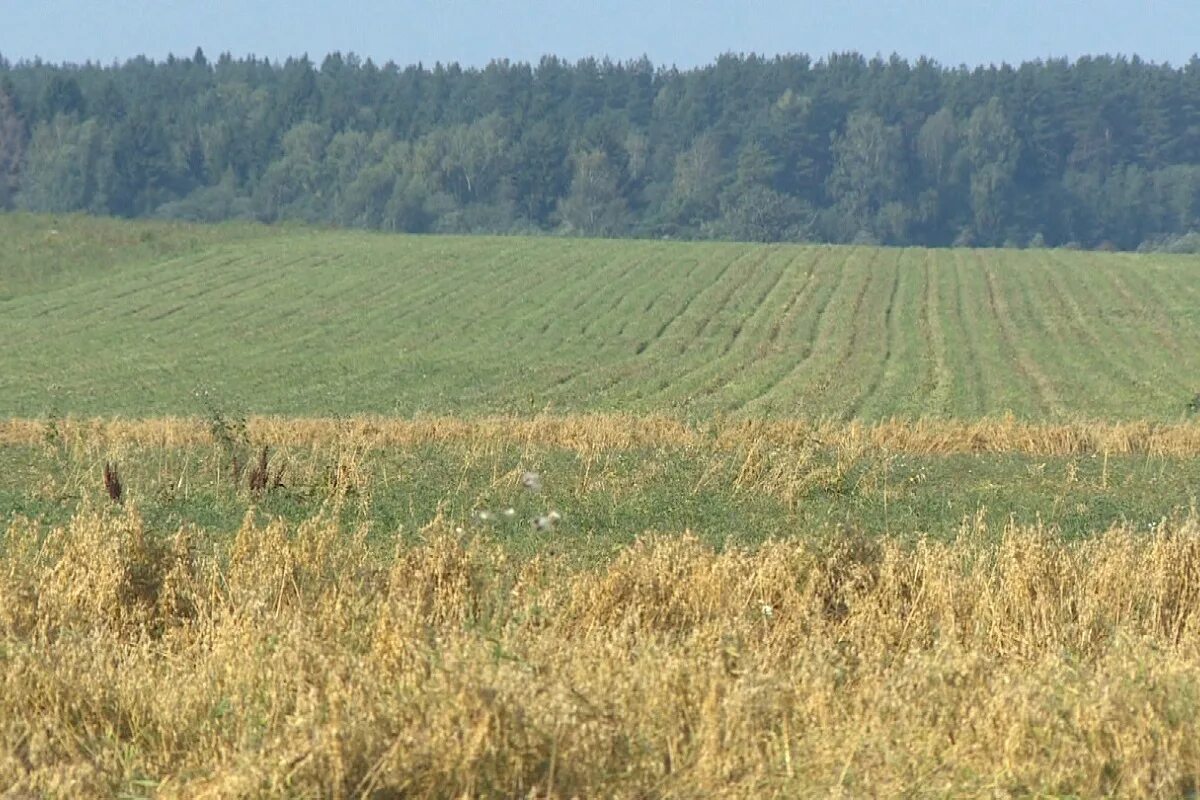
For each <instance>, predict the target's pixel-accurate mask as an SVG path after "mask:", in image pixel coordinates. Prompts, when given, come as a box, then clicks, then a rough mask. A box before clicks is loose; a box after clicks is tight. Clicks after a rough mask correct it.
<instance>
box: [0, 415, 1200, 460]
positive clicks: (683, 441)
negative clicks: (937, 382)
mask: <svg viewBox="0 0 1200 800" xmlns="http://www.w3.org/2000/svg"><path fill="white" fill-rule="evenodd" d="M246 430H247V433H248V435H249V438H250V440H251V441H252V442H255V443H258V444H269V445H271V446H277V445H321V444H327V443H331V442H338V441H343V442H349V441H353V442H356V443H359V444H362V445H365V446H377V447H387V446H407V445H415V444H426V443H438V442H447V443H451V442H474V441H488V442H499V443H511V444H530V445H539V446H552V447H563V448H567V449H577V450H597V449H631V448H639V447H709V448H717V449H727V448H738V447H744V446H747V445H764V444H769V445H779V446H788V445H797V444H805V445H811V444H820V445H826V446H830V447H855V448H869V447H875V448H881V449H887V450H888V451H890V452H895V453H912V454H929V455H952V454H959V453H1016V454H1024V455H1047V456H1052V455H1064V456H1066V455H1082V454H1091V453H1109V454H1112V455H1133V454H1146V455H1155V456H1174V457H1188V456H1195V455H1200V423H1196V422H1180V423H1153V422H1078V423H1063V424H1052V423H1038V422H1024V421H1020V420H1017V419H1015V418H1012V417H1006V418H998V419H982V420H976V421H969V422H968V421H954V420H919V421H908V420H892V421H886V422H878V423H864V422H854V421H852V422H835V421H804V420H784V421H741V420H733V419H731V420H718V421H713V422H709V423H704V424H689V423H685V422H681V421H679V420H677V419H673V418H671V417H666V416H636V415H625V414H581V415H568V416H539V417H481V418H464V417H424V418H417V419H399V418H389V417H351V418H343V419H324V418H287V417H252V418H250V419H249V420H248V421H247V424H246ZM53 439H60V440H62V441H66V442H73V441H89V442H100V443H111V444H136V445H141V446H158V447H183V446H192V445H202V444H211V443H212V442H213V437H212V433H211V430H210V425H209V423H208V422H207V421H205V420H203V419H198V418H170V417H167V418H158V419H136V420H124V419H60V420H54V421H46V420H33V419H6V420H0V445H4V444H9V445H21V444H23V445H29V444H38V443H42V442H46V441H50V440H53Z"/></svg>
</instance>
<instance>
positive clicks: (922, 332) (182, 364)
mask: <svg viewBox="0 0 1200 800" xmlns="http://www.w3.org/2000/svg"><path fill="white" fill-rule="evenodd" d="M0 241H2V242H3V244H2V245H0V339H2V340H3V341H5V342H6V343H14V344H15V346H12V345H10V346H6V347H5V348H4V350H3V354H2V355H0V367H2V374H3V380H0V413H5V414H17V415H30V416H38V415H45V414H47V413H51V412H57V413H80V414H124V415H132V416H145V415H152V414H161V413H185V414H196V413H204V408H203V404H202V403H201V402H200V401H198V400H197V399H196V390H197V389H199V388H208V389H210V390H211V392H212V395H213V396H214V397H215V398H216V402H218V403H221V404H223V405H224V406H226V407H228V408H231V409H234V410H240V411H256V412H271V413H283V414H293V415H301V414H345V413H353V412H379V413H401V414H411V413H420V412H440V413H466V414H476V413H483V412H492V411H509V412H518V413H524V412H528V411H530V410H542V409H546V408H551V409H554V410H555V411H575V410H587V409H599V410H605V409H622V410H629V411H652V410H658V411H666V412H668V413H672V414H677V415H684V416H688V417H704V416H707V415H710V414H712V413H732V414H738V415H744V416H793V415H804V416H835V417H843V418H849V417H861V418H866V419H879V418H884V417H888V416H891V415H904V416H911V417H916V416H943V417H961V418H972V417H978V416H981V415H993V414H999V413H1003V412H1005V411H1012V412H1014V413H1016V414H1017V415H1019V416H1023V417H1030V418H1045V419H1056V418H1066V417H1075V416H1087V417H1103V418H1113V419H1137V418H1150V419H1167V420H1174V419H1178V418H1180V416H1181V415H1183V414H1184V413H1185V408H1186V404H1187V403H1188V401H1189V400H1190V399H1191V398H1192V396H1193V395H1194V394H1195V392H1196V390H1197V389H1198V388H1200V387H1198V386H1196V384H1195V381H1194V377H1193V376H1194V375H1196V374H1197V370H1198V368H1200V318H1198V316H1197V311H1198V309H1200V260H1197V259H1195V258H1186V257H1159V256H1134V255H1103V254H1094V253H1073V252H1060V251H1024V252H1015V251H965V250H963V251H925V250H917V249H905V250H899V249H872V248H848V247H800V246H761V245H741V244H713V243H702V244H688V243H673V242H628V241H584V240H563V239H522V238H447V237H421V238H414V237H403V236H385V235H379V234H366V233H350V232H329V231H312V230H296V229H265V228H255V227H248V226H241V227H239V226H226V227H216V228H211V227H210V228H205V227H188V226H177V225H161V224H157V225H156V224H152V223H121V222H114V221H104V220H90V219H80V218H60V219H51V218H48V217H30V216H20V215H15V216H14V215H10V216H0Z"/></svg>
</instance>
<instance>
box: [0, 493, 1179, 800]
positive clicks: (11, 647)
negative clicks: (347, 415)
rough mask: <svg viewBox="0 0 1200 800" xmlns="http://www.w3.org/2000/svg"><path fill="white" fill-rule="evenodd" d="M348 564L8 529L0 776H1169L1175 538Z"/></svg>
mask: <svg viewBox="0 0 1200 800" xmlns="http://www.w3.org/2000/svg"><path fill="white" fill-rule="evenodd" d="M208 533H213V534H215V533H218V532H208ZM223 541H227V542H228V544H227V545H221V544H216V545H213V544H208V545H206V546H204V547H201V546H200V543H201V542H223ZM373 553H375V551H372V550H371V549H370V548H368V547H367V544H366V539H365V534H364V533H362V532H354V531H346V530H343V529H340V528H339V527H338V526H337V525H335V524H333V523H331V522H330V521H328V520H326V519H324V518H316V519H312V520H310V521H308V522H306V523H304V524H303V525H300V526H299V527H298V528H297V529H294V530H289V529H287V528H286V527H285V526H284V525H283V524H282V523H277V522H276V523H270V524H265V525H262V524H257V523H256V522H255V521H254V520H253V518H251V517H248V518H247V520H246V521H245V523H244V524H243V525H242V527H241V529H240V530H239V531H237V533H236V535H235V536H232V537H229V536H213V537H211V538H210V537H209V536H206V535H202V532H199V531H188V530H183V531H179V532H178V533H176V534H174V535H173V536H171V537H167V538H163V537H160V536H156V535H152V534H150V533H148V532H147V531H145V529H144V525H143V523H142V522H141V520H140V518H139V516H138V514H137V511H136V508H134V507H132V504H129V503H127V504H126V506H125V507H124V508H122V509H117V508H113V507H110V508H106V509H102V510H87V509H84V510H83V511H81V512H80V513H79V514H78V515H77V516H76V517H75V519H74V520H73V521H72V523H71V524H70V525H69V526H68V527H66V528H63V529H56V530H50V531H46V530H43V529H41V528H39V526H37V525H35V524H33V523H26V522H17V523H14V524H13V525H12V526H11V527H10V528H9V529H8V531H7V533H6V536H5V537H4V539H3V552H2V555H0V686H2V687H3V688H2V691H0V786H12V787H14V789H13V794H12V795H11V796H24V795H23V793H24V794H35V795H36V794H39V793H44V794H46V795H49V796H56V797H110V796H113V795H116V794H120V793H124V794H125V795H133V796H138V795H146V796H149V795H153V796H155V797H241V796H302V797H356V796H369V797H401V796H403V797H415V796H439V797H460V796H461V797H466V796H499V797H516V796H526V797H572V796H580V797H585V796H586V797H596V796H613V797H650V796H654V797H699V796H717V797H720V796H724V797H760V796H789V797H794V796H822V797H824V796H829V795H831V794H833V795H841V796H845V797H864V796H897V795H906V796H930V797H941V796H947V795H953V796H988V797H995V796H1025V795H1029V794H1043V795H1044V794H1078V795H1082V796H1097V795H1102V794H1114V795H1120V796H1127V797H1139V796H1148V797H1150V796H1161V797H1167V796H1179V795H1180V794H1183V793H1187V792H1190V791H1193V790H1194V788H1195V786H1196V779H1197V776H1198V775H1200V719H1198V717H1197V714H1196V713H1195V712H1196V708H1197V702H1198V701H1200V524H1198V523H1197V522H1195V521H1187V522H1183V523H1180V524H1179V525H1177V526H1174V527H1169V528H1167V529H1162V530H1159V531H1157V532H1156V533H1155V534H1153V535H1145V534H1141V535H1139V534H1135V533H1134V532H1132V531H1130V530H1125V529H1119V528H1118V529H1114V530H1111V531H1109V532H1107V533H1104V534H1101V535H1098V536H1096V537H1094V538H1092V539H1090V540H1088V541H1086V542H1078V543H1064V542H1062V541H1060V540H1059V539H1058V538H1056V537H1055V536H1054V535H1053V533H1052V532H1049V531H1046V530H1039V529H1026V528H1010V529H1008V530H1005V531H1003V532H988V531H986V530H984V529H983V528H982V523H981V522H979V521H976V522H975V523H972V524H968V525H965V526H964V527H963V529H962V530H961V531H960V533H959V535H958V537H957V539H956V540H954V541H952V542H949V543H936V542H932V541H921V542H919V543H917V544H916V545H915V546H908V547H904V546H901V545H899V544H896V543H893V542H888V541H869V540H863V539H859V538H854V537H849V538H842V539H838V540H822V541H820V542H817V541H812V540H803V539H798V540H791V541H787V542H774V543H770V544H767V545H765V546H763V547H761V548H758V549H756V550H753V551H749V550H741V549H731V550H729V551H727V552H723V553H717V552H714V551H712V550H710V549H708V548H706V547H704V546H702V545H701V544H700V543H699V542H698V541H697V540H696V539H694V538H693V537H691V536H689V535H678V536H661V537H654V538H645V539H642V540H641V541H639V542H638V543H637V544H635V545H633V546H631V547H629V548H628V549H627V550H626V551H624V552H623V553H622V554H621V555H619V556H618V557H617V558H616V559H615V560H613V561H612V562H610V563H608V564H606V565H604V566H602V567H596V568H590V569H583V570H577V569H574V568H571V567H568V566H567V564H566V562H565V561H559V560H555V559H552V558H549V559H548V558H545V557H539V558H536V559H533V560H530V561H524V562H517V561H513V560H510V557H508V556H506V555H505V554H504V551H503V550H502V549H501V548H500V547H499V546H498V545H497V544H496V543H493V542H488V541H486V540H478V539H462V538H460V537H457V536H455V535H453V534H452V533H451V532H450V531H449V530H446V529H444V528H443V527H442V526H441V525H440V524H437V523H435V524H434V525H432V526H431V527H430V528H429V529H427V530H426V531H424V532H423V536H422V543H420V544H418V545H415V546H407V547H405V546H401V547H398V549H397V550H396V551H395V553H394V554H392V555H391V556H389V557H383V556H380V555H378V554H377V553H376V554H373Z"/></svg>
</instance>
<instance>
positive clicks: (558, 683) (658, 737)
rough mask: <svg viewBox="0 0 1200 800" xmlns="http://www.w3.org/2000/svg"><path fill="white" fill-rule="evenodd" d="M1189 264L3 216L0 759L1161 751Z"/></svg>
mask: <svg viewBox="0 0 1200 800" xmlns="http://www.w3.org/2000/svg"><path fill="white" fill-rule="evenodd" d="M1197 309H1200V260H1198V259H1195V258H1187V257H1178V256H1135V255H1116V254H1096V253H1080V252H1073V251H1056V250H1032V251H1000V250H942V251H934V250H918V249H883V248H865V247H808V246H797V245H787V246H783V245H771V246H764V245H749V244H747V245H741V244H716V243H706V244H697V243H677V242H667V241H653V242H650V241H643V242H615V241H582V240H571V239H550V238H546V239H522V238H451V237H402V236H385V235H379V234H364V233H347V232H338V231H319V230H312V229H302V228H263V227H255V226H247V225H223V226H214V227H195V226H181V225H168V224H161V223H153V222H137V223H131V222H116V221H106V220H98V219H88V218H70V217H64V218H50V217H37V216H25V215H8V216H2V215H0V337H3V341H4V342H5V343H6V346H5V347H4V349H3V350H2V351H0V367H2V368H3V370H2V372H0V512H2V513H3V516H2V517H0V686H2V687H3V690H2V691H0V786H13V787H16V789H15V791H18V792H25V793H27V794H29V795H31V796H43V795H44V796H53V797H111V796H122V797H147V798H148V797H201V796H207V797H230V796H297V797H301V796H303V797H312V796H321V797H325V796H328V797H338V796H341V797H359V796H365V797H376V798H383V797H397V796H438V797H447V796H455V797H457V796H493V797H513V796H525V797H546V798H550V797H573V796H614V797H646V796H665V797H693V796H729V797H748V796H829V795H841V796H847V797H852V796H854V797H857V796H897V795H904V796H929V797H944V796H989V797H991V796H1029V795H1041V796H1072V795H1073V796H1097V795H1116V796H1131V797H1137V796H1145V797H1159V796H1180V795H1185V794H1187V793H1188V792H1194V790H1195V787H1196V786H1197V785H1198V784H1200V749H1198V748H1197V745H1196V742H1198V741H1200V728H1198V727H1197V723H1196V715H1195V714H1194V707H1195V703H1196V698H1197V697H1200V594H1198V593H1197V591H1198V590H1197V587H1200V545H1198V543H1200V515H1198V513H1197V510H1196V504H1197V498H1196V495H1197V491H1196V486H1198V485H1200V459H1198V458H1197V456H1200V424H1198V423H1197V422H1196V421H1194V420H1193V419H1192V414H1193V412H1194V411H1195V406H1196V403H1195V400H1196V396H1197V392H1200V385H1197V383H1196V382H1195V379H1194V377H1193V376H1194V375H1197V374H1200V372H1197V368H1200V347H1198V345H1200V317H1198V316H1197V313H1196V310H1197ZM552 512H553V515H552V516H551V514H552ZM533 523H535V524H533ZM18 796H21V795H18Z"/></svg>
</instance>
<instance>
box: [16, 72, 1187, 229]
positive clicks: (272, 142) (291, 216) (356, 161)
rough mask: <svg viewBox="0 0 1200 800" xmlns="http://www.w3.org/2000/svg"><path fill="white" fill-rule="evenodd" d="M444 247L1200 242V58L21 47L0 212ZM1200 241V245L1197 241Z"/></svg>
mask: <svg viewBox="0 0 1200 800" xmlns="http://www.w3.org/2000/svg"><path fill="white" fill-rule="evenodd" d="M11 208H17V209H24V210H29V211H38V212H53V213H60V212H76V211H81V212H87V213H93V214H101V215H112V216H119V217H155V218H164V219H178V220H191V221H221V220H232V219H249V220H258V221H261V222H267V223H272V222H278V221H300V222H304V223H309V224H317V225H332V226H340V227H353V228H368V229H380V230H388V231H406V232H439V233H501V234H503V233H521V234H524V233H556V234H569V235H579V236H595V237H640V238H670V239H727V240H740V241H823V242H854V243H874V244H889V245H924V246H952V245H953V246H966V245H973V246H1007V247H1043V246H1046V247H1051V246H1053V247H1070V248H1075V247H1078V248H1096V249H1119V250H1134V249H1151V250H1168V251H1170V250H1174V251H1185V250H1193V251H1194V250H1196V249H1200V235H1196V234H1194V233H1193V231H1195V230H1196V229H1197V228H1200V58H1197V57H1193V58H1192V59H1191V61H1189V62H1188V63H1187V64H1185V65H1182V66H1173V65H1170V64H1156V63H1151V62H1147V61H1144V60H1142V59H1140V58H1138V57H1136V56H1134V57H1124V56H1098V57H1086V58H1081V59H1078V60H1075V61H1068V60H1065V59H1050V60H1042V61H1035V62H1028V63H1023V64H1021V65H1019V66H1010V65H993V66H987V67H975V68H968V67H965V66H963V67H956V68H955V67H947V66H944V65H941V64H939V63H937V62H936V61H934V60H931V59H926V58H922V59H918V60H916V61H915V62H910V61H908V60H905V59H902V58H900V57H897V56H893V57H891V58H881V57H875V58H867V57H865V56H863V55H859V54H855V53H845V54H833V55H829V56H826V57H823V58H811V57H808V56H804V55H787V56H778V57H771V58H766V57H762V56H756V55H737V54H726V55H722V56H720V57H719V58H717V59H716V60H715V61H714V62H712V63H711V64H708V65H706V66H702V67H698V68H694V69H679V68H675V67H668V66H656V65H654V64H653V62H652V61H651V60H650V59H649V58H645V57H644V58H642V59H638V60H634V61H628V62H614V61H611V60H608V59H591V58H589V59H584V60H580V61H577V62H574V63H571V62H568V61H565V60H563V59H560V58H556V57H552V56H547V57H544V58H542V59H541V60H540V61H539V62H538V63H537V64H528V63H516V62H509V61H503V60H497V61H493V62H491V63H489V64H488V65H487V66H486V67H483V68H466V67H461V66H459V65H455V64H449V65H443V64H437V65H434V66H432V67H430V66H425V65H420V64H417V65H411V66H400V65H397V64H395V63H391V62H389V63H387V64H384V65H378V64H376V63H374V62H373V61H371V60H369V59H361V58H359V57H357V56H354V55H353V54H341V53H333V54H331V55H328V56H326V57H324V58H323V59H322V60H321V62H320V63H319V64H317V63H316V62H314V61H312V60H310V59H309V58H308V57H300V58H291V59H288V60H286V61H284V62H278V61H271V60H268V59H262V58H256V57H253V56H249V57H244V58H237V57H234V56H232V55H230V54H228V53H226V54H222V55H220V56H219V57H218V58H216V59H215V60H210V59H209V58H208V57H206V55H205V54H204V53H203V51H202V50H200V49H197V50H196V51H195V53H194V54H193V56H192V57H190V58H181V57H168V58H167V59H166V60H165V61H155V60H151V59H148V58H144V57H139V58H134V59H131V60H128V61H125V62H123V63H113V64H109V65H104V64H98V63H86V64H82V65H76V64H50V63H45V62H42V61H39V60H34V61H20V62H15V63H14V62H11V61H9V60H6V59H4V58H3V57H2V56H0V209H11ZM1189 234H1191V235H1189Z"/></svg>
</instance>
